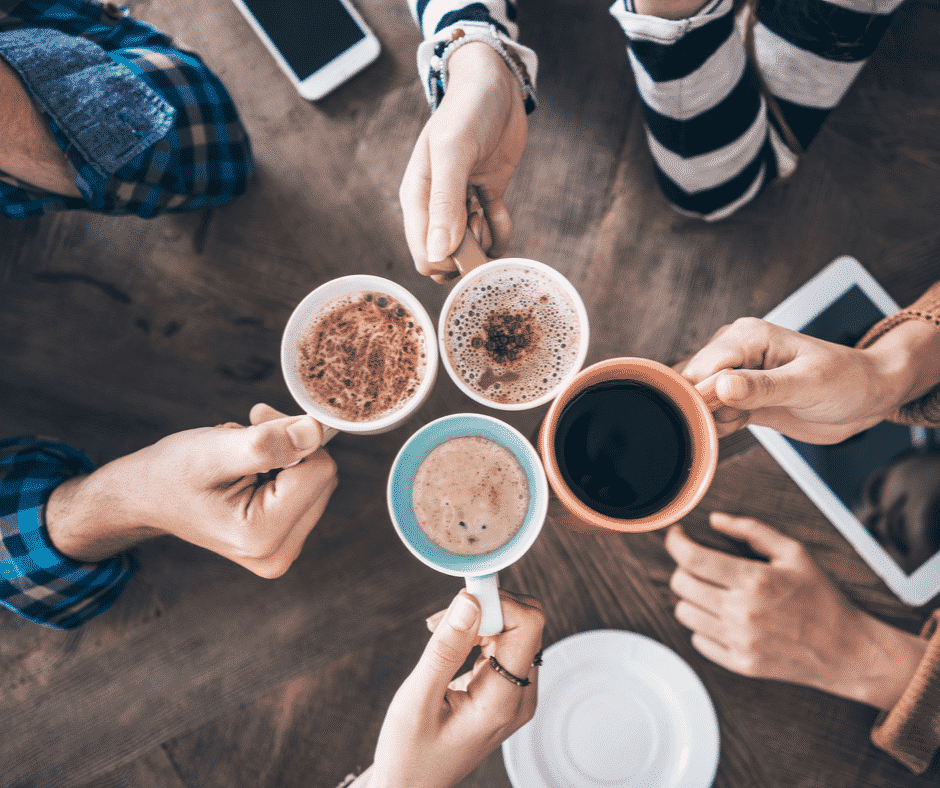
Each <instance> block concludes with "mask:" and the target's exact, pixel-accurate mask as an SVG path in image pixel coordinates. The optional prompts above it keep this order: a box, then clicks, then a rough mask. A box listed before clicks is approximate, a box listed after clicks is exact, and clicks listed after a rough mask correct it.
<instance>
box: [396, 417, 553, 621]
mask: <svg viewBox="0 0 940 788" xmlns="http://www.w3.org/2000/svg"><path fill="white" fill-rule="evenodd" d="M388 508H389V513H390V514H391V518H392V523H393V525H394V526H395V530H396V531H397V532H398V535H399V536H400V537H401V539H402V541H403V542H404V543H405V546H406V547H407V548H408V550H409V551H411V553H412V554H413V555H414V556H415V557H416V558H418V559H419V560H420V561H422V562H423V563H425V564H427V565H428V566H430V567H431V568H433V569H436V570H437V571H439V572H443V573H444V574H448V575H454V576H456V577H463V578H465V579H466V583H467V590H468V591H469V592H470V593H471V594H473V596H474V597H476V599H477V601H478V602H479V604H480V607H481V609H482V619H481V623H480V628H479V634H480V635H482V636H487V635H495V634H497V633H498V632H501V631H502V628H503V621H502V613H501V609H500V603H499V591H498V581H497V575H496V573H497V572H498V571H499V570H500V569H505V568H506V567H507V566H509V565H510V564H512V563H514V562H515V561H517V560H518V559H519V558H521V557H522V555H523V554H524V553H525V552H526V551H527V550H528V549H529V547H531V546H532V544H533V543H534V542H535V539H536V537H537V536H538V535H539V532H540V531H541V529H542V524H543V522H544V521H545V513H546V511H547V509H548V483H547V482H546V480H545V471H544V470H543V468H542V463H541V462H540V461H539V457H538V454H537V453H536V451H535V449H534V448H532V445H531V444H530V443H529V442H528V441H527V440H526V439H525V437H523V435H522V434H521V433H519V431H518V430H516V429H514V428H513V427H510V426H509V425H508V424H505V423H504V422H502V421H500V420H499V419H494V418H493V417H491V416H483V415H480V414H475V413H458V414H455V415H452V416H445V417H443V418H441V419H437V420H436V421H432V422H430V423H429V424H427V425H425V426H424V427H422V428H421V429H420V430H418V432H416V433H415V434H414V435H412V436H411V438H409V439H408V441H406V442H405V445H404V446H402V448H401V450H400V451H399V453H398V456H397V457H396V458H395V461H394V462H393V463H392V470H391V473H390V474H389V479H388Z"/></svg>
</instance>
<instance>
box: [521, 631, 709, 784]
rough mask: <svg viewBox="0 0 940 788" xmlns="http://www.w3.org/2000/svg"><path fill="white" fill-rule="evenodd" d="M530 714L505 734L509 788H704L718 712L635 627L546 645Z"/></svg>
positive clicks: (681, 665) (680, 667)
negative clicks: (536, 700)
mask: <svg viewBox="0 0 940 788" xmlns="http://www.w3.org/2000/svg"><path fill="white" fill-rule="evenodd" d="M538 695H539V704H538V709H537V710H536V712H535V717H534V718H533V719H532V721H531V722H529V723H528V724H527V725H525V726H524V727H522V728H520V729H519V730H518V731H516V733H515V734H513V735H512V736H511V737H510V738H509V739H507V740H506V741H505V742H503V760H504V761H505V763H506V771H507V772H508V773H509V781H510V782H511V783H512V784H513V786H514V788H615V786H616V788H634V787H635V788H640V787H641V786H642V788H708V786H710V785H711V784H712V781H713V780H714V779H715V770H716V769H717V768H718V750H719V745H718V718H717V717H716V716H715V708H714V706H712V702H711V698H709V697H708V693H707V692H706V690H705V687H704V686H703V685H702V682H701V681H700V680H699V677H698V676H696V675H695V673H694V672H693V671H692V668H690V667H689V665H688V663H687V662H685V660H683V659H682V658H681V657H680V656H679V655H678V654H676V653H675V652H674V651H672V650H671V649H669V648H667V647H666V646H664V645H662V644H661V643H658V642H657V641H655V640H651V639H650V638H648V637H644V636H643V635H638V634H636V633H635V632H622V631H620V630H614V629H600V630H596V631H594V632H582V633H581V634H578V635H572V636H571V637H569V638H565V639H564V640H561V641H559V642H558V643H555V644H554V645H552V646H550V647H549V648H547V649H545V662H544V664H543V666H542V667H541V668H540V670H539V691H538Z"/></svg>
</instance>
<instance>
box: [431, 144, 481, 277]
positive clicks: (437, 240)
mask: <svg viewBox="0 0 940 788" xmlns="http://www.w3.org/2000/svg"><path fill="white" fill-rule="evenodd" d="M466 148H467V146H465V145H463V146H461V145H459V144H454V140H444V141H441V143H440V144H439V143H438V142H437V141H431V142H430V144H429V146H428V149H429V152H430V165H431V182H430V187H429V192H428V233H427V241H426V249H427V256H428V263H429V264H430V265H435V266H436V267H438V268H440V267H444V268H449V266H441V265H440V263H441V261H443V260H447V259H448V258H449V257H450V255H451V254H452V253H453V252H455V251H457V247H458V246H460V242H461V241H462V240H463V236H464V233H465V232H466V227H467V185H468V183H469V180H470V171H471V168H472V167H473V165H474V164H475V161H474V159H473V157H472V155H471V152H470V151H469V150H466Z"/></svg>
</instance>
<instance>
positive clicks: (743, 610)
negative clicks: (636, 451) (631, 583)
mask: <svg viewBox="0 0 940 788" xmlns="http://www.w3.org/2000/svg"><path fill="white" fill-rule="evenodd" d="M711 524H712V527H714V528H715V529H716V530H719V531H721V532H723V533H725V534H728V535H729V536H732V537H735V538H737V539H744V540H746V541H747V542H748V543H749V544H750V545H751V546H752V547H754V548H755V549H756V550H757V551H758V552H760V553H762V554H764V555H766V556H768V559H769V560H768V561H767V562H762V561H753V560H748V559H743V558H737V557H733V556H729V555H727V554H725V553H722V552H719V551H716V550H711V549H708V548H705V547H703V546H701V545H699V544H697V543H696V542H694V541H692V540H691V539H689V538H688V537H687V536H686V535H685V534H684V532H683V531H682V529H681V528H680V527H679V526H673V527H672V528H671V529H670V531H669V533H668V534H667V537H666V548H667V550H668V551H669V554H670V555H671V556H672V557H673V559H674V560H675V561H676V563H677V567H676V571H675V572H674V573H673V575H672V579H671V581H670V586H671V588H672V590H673V591H674V592H675V594H676V595H677V596H678V598H679V601H678V603H677V604H676V609H675V614H676V618H677V619H678V620H679V621H680V623H682V624H683V625H685V626H686V627H688V628H689V629H690V630H692V633H693V634H692V645H693V646H695V648H696V649H698V651H700V652H701V653H702V654H703V655H704V656H706V657H708V658H709V659H711V660H712V661H713V662H717V663H718V664H719V665H722V666H723V667H725V668H727V669H728V670H732V671H734V672H735V673H740V674H743V675H745V676H751V677H754V678H769V679H776V680H778V681H788V682H792V683H794V684H802V685H805V686H809V687H815V688H816V689H819V690H822V691H823V692H830V693H832V694H835V695H840V696H842V697H845V698H849V699H851V700H855V701H859V702H860V703H866V704H868V705H871V706H875V707H876V708H879V709H882V710H883V713H882V714H881V715H880V717H879V721H878V723H877V725H876V727H875V730H874V732H873V740H874V741H875V743H876V744H878V746H880V747H882V748H883V749H885V750H886V751H888V752H889V753H890V754H892V755H893V756H894V757H897V758H898V759H899V760H901V761H902V762H904V763H905V764H906V765H907V766H909V767H910V768H911V769H913V770H914V771H918V772H922V771H924V770H925V769H926V768H927V766H928V765H929V764H930V760H931V758H932V756H933V753H934V752H935V751H936V750H937V748H938V747H940V636H937V635H936V634H933V632H934V629H935V625H936V621H937V617H936V614H935V617H934V619H932V621H933V625H930V626H929V628H928V629H927V630H925V634H932V635H933V637H932V638H931V640H930V641H929V642H928V641H927V639H926V638H924V637H917V636H916V635H913V634H911V633H909V632H905V631H903V630H900V629H897V628H895V627H892V626H890V625H888V624H885V623H884V622H882V621H879V620H878V619H876V618H874V617H873V616H870V615H868V614H867V613H865V612H864V611H862V610H859V609H858V608H856V607H855V606H854V605H852V604H851V603H850V602H849V601H848V600H847V599H846V598H845V597H844V596H843V595H842V594H841V593H840V592H839V591H838V590H837V589H836V588H835V587H834V586H833V585H832V584H831V583H830V582H829V580H828V578H826V576H825V575H824V574H823V573H822V572H821V571H820V570H819V568H818V567H817V566H816V564H815V563H814V562H813V560H812V559H811V558H810V556H809V554H808V553H807V552H806V550H805V549H804V548H803V547H802V545H800V543H799V542H796V541H795V540H793V539H790V538H789V537H786V536H784V535H782V534H780V533H778V532H777V531H775V530H774V529H772V528H770V527H769V526H767V525H765V524H763V523H761V522H758V521H756V520H752V519H750V518H744V517H730V516H729V515H726V514H720V513H717V512H715V513H713V514H712V516H711Z"/></svg>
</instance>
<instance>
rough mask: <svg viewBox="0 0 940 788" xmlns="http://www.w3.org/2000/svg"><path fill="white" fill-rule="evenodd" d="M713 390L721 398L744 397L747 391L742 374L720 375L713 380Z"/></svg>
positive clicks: (734, 398)
mask: <svg viewBox="0 0 940 788" xmlns="http://www.w3.org/2000/svg"><path fill="white" fill-rule="evenodd" d="M715 391H717V392H718V395H719V396H720V397H721V398H722V399H723V400H740V399H744V398H745V397H746V396H747V393H748V385H747V380H745V378H744V377H743V376H742V375H734V374H727V375H722V376H721V377H720V378H718V380H717V381H716V382H715Z"/></svg>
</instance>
